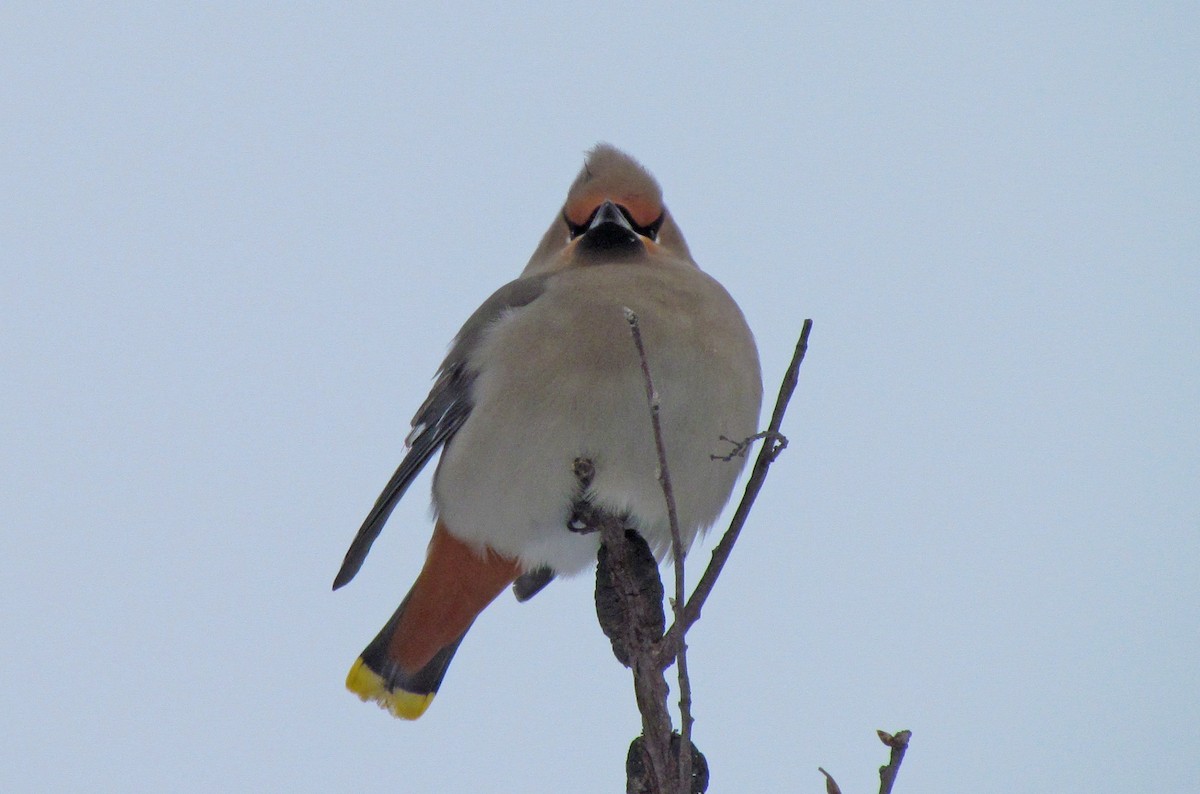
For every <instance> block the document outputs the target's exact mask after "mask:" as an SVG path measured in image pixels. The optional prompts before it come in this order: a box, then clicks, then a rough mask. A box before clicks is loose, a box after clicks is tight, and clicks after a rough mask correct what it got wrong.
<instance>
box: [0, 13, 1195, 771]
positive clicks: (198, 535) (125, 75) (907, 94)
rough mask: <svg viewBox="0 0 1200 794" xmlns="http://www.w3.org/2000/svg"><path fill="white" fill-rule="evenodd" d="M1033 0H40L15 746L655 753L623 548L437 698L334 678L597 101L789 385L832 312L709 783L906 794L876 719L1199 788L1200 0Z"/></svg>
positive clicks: (335, 756) (28, 164)
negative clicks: (789, 373) (441, 401)
mask: <svg viewBox="0 0 1200 794" xmlns="http://www.w3.org/2000/svg"><path fill="white" fill-rule="evenodd" d="M1044 5H1045V4H1032V3H1031V4H1003V5H1001V4H993V5H986V4H974V5H964V4H944V5H938V4H928V3H921V4H904V5H903V6H899V5H895V4H873V5H857V4H819V5H809V6H800V5H798V4H789V5H783V6H777V7H774V8H766V7H761V6H759V7H756V8H755V9H752V10H747V9H739V10H736V11H735V10H726V11H721V10H708V11H705V10H688V11H686V12H685V11H683V10H682V9H683V8H685V7H684V6H682V5H677V6H675V10H673V11H672V10H669V9H668V8H667V7H666V6H662V5H646V4H638V5H634V4H621V3H608V4H602V5H597V4H595V3H587V4H572V5H569V6H563V5H557V6H554V7H553V8H551V7H549V6H546V7H539V6H536V5H518V6H513V5H511V4H510V5H504V6H500V5H496V6H491V5H475V6H470V7H468V6H465V5H464V6H460V7H459V8H457V9H455V10H446V9H440V8H433V7H424V8H417V7H416V6H415V5H414V6H413V7H411V8H408V9H407V10H398V9H396V8H394V7H393V6H392V4H379V5H372V6H365V5H356V6H353V7H342V6H337V7H321V6H317V5H312V4H306V5H294V4H275V5H267V4H249V5H247V4H232V3H228V4H224V3H218V4H210V5H205V6H200V5H194V6H188V7H184V6H183V5H182V4H169V5H168V4H147V5H145V6H141V7H137V6H125V7H124V9H123V10H112V9H104V8H101V7H98V6H94V5H88V6H84V5H74V4H70V5H59V6H50V5H48V4H41V3H27V4H20V5H14V4H9V5H7V6H6V7H5V9H4V10H3V11H0V107H2V110H0V184H2V186H3V187H2V188H0V202H2V206H0V372H2V374H3V378H2V380H0V437H2V439H3V450H4V453H3V455H0V522H2V528H3V532H2V534H0V566H2V570H0V605H2V607H0V610H2V612H0V614H2V615H3V632H2V633H0V673H2V676H3V679H2V680H3V684H2V685H0V713H2V714H4V723H5V725H6V728H5V731H4V734H5V738H4V740H3V742H0V789H3V790H4V791H136V790H144V791H150V790H155V791H167V790H170V791H183V792H192V791H232V790H239V791H299V792H303V791H314V792H315V791H337V790H364V789H370V790H377V789H384V788H388V789H391V790H397V791H413V792H420V791H472V792H509V791H522V792H561V791H574V792H585V793H587V794H590V793H591V792H611V791H618V790H620V789H621V788H622V786H623V760H624V755H625V749H626V746H627V745H628V742H629V740H630V739H631V738H632V737H633V736H634V734H635V733H636V732H637V730H638V721H637V715H636V712H635V709H634V705H633V696H632V692H631V688H630V686H629V681H628V676H627V674H626V672H625V671H624V670H622V669H621V668H620V667H619V666H618V665H617V664H616V662H615V661H614V660H613V658H612V656H611V654H610V652H609V650H608V647H607V642H606V640H605V639H604V637H603V636H602V635H601V633H600V631H599V629H598V627H597V626H596V623H595V618H594V614H593V611H592V606H591V581H590V578H589V577H583V578H580V579H577V580H573V581H569V582H560V583H556V584H555V585H554V586H553V587H551V588H550V589H548V590H547V591H546V592H545V593H543V594H542V595H540V596H539V597H538V598H537V599H535V600H534V601H533V602H531V603H529V604H526V605H518V604H516V603H514V602H513V601H512V599H511V598H508V597H504V598H502V599H501V600H500V601H499V602H497V604H496V605H495V606H493V607H492V608H491V609H490V610H489V611H488V612H487V613H485V615H484V616H483V617H482V618H481V619H480V621H479V622H478V623H477V624H476V626H475V628H474V629H473V631H472V632H471V634H470V635H469V637H468V639H467V641H466V642H465V644H464V645H463V647H462V650H461V651H460V653H459V655H458V657H457V659H456V660H455V664H454V666H453V667H452V668H451V670H450V673H449V676H448V677H447V679H446V682H445V685H444V687H443V690H442V693H441V694H440V695H439V697H438V699H437V701H436V702H435V703H434V705H433V707H432V708H431V709H430V711H429V712H428V714H427V715H426V716H425V717H424V718H423V719H422V720H420V721H419V722H417V723H415V724H408V723H403V722H399V721H395V720H392V719H391V718H390V717H387V716H386V715H385V714H384V713H382V712H381V711H379V710H378V709H376V708H374V707H372V706H368V705H364V704H361V703H359V702H358V701H357V700H356V699H355V698H354V697H353V696H351V695H350V694H348V693H346V692H345V691H344V690H343V689H342V680H343V678H344V675H345V672H346V670H347V668H348V666H349V664H350V662H351V661H353V659H354V657H355V656H356V655H357V654H358V652H359V651H360V650H361V649H362V647H363V645H364V644H365V643H366V642H367V641H368V640H370V639H371V637H372V636H374V634H375V632H376V631H377V629H378V628H379V626H380V625H381V624H382V622H383V621H384V620H386V618H387V617H388V616H389V614H390V613H391V611H392V609H393V608H394V606H395V605H396V603H397V602H398V600H399V599H400V598H401V597H402V596H403V595H404V593H405V591H406V589H407V588H408V585H409V584H410V582H411V580H412V578H413V576H414V575H415V572H416V570H417V568H418V567H419V565H420V560H421V557H422V553H423V550H424V546H425V543H426V541H427V538H428V534H429V521H428V512H427V511H428V499H427V491H428V475H426V477H425V478H423V479H422V480H421V481H420V482H419V483H418V484H417V486H416V487H415V488H414V489H413V491H412V492H411V493H410V495H409V496H408V498H407V499H406V501H405V502H404V503H403V504H402V505H401V506H400V508H399V509H398V510H397V511H396V513H395V514H394V515H393V517H392V519H391V522H390V524H389V526H388V529H387V531H386V532H385V534H384V536H383V537H382V538H381V540H380V541H379V543H378V544H377V545H376V548H375V551H374V553H373V554H372V556H371V558H370V559H369V560H368V561H367V564H366V566H365V568H364V569H363V571H362V573H361V574H360V575H359V577H358V578H357V579H356V580H355V581H354V583H353V584H352V585H351V586H350V587H348V588H346V589H345V590H343V591H339V592H338V593H336V594H334V593H331V592H330V591H329V584H330V581H331V580H332V577H333V575H334V573H335V572H336V570H337V567H338V564H339V563H340V561H341V557H342V554H343V552H344V551H345V548H346V545H347V544H348V542H349V540H350V538H351V537H352V536H353V534H354V531H355V530H356V528H357V527H358V524H359V522H360V521H361V519H362V517H363V516H364V515H365V512H366V511H367V509H368V508H369V507H370V505H371V503H372V501H373V500H374V499H375V497H376V495H377V493H378V491H379V489H380V487H381V486H382V485H383V483H384V482H385V481H386V480H387V478H388V476H389V475H390V474H391V472H392V469H393V468H394V466H395V464H396V463H397V461H398V460H399V456H400V455H401V452H402V439H403V438H404V435H405V434H406V432H407V429H408V428H407V422H408V419H409V417H410V416H411V415H412V413H413V410H414V409H415V407H416V406H417V405H418V404H419V403H420V401H421V399H422V398H423V397H424V395H425V392H426V390H427V388H428V385H429V379H430V376H431V375H432V374H433V371H434V368H435V367H436V366H437V363H438V362H439V360H440V358H441V356H442V355H443V353H444V350H445V345H446V343H447V342H448V341H449V339H450V337H451V335H452V334H453V333H454V331H455V330H456V329H457V328H458V326H459V324H460V323H461V322H462V320H463V319H464V318H465V317H466V316H467V314H468V313H469V312H470V311H471V310H472V309H473V308H474V307H475V306H476V305H477V304H478V303H479V302H480V301H481V300H482V299H483V298H484V297H486V296H487V295H488V294H489V293H490V292H491V291H492V290H493V289H494V288H495V287H497V286H499V285H500V284H502V283H504V282H505V281H507V280H509V279H511V278H512V277H513V276H514V275H515V274H516V273H517V272H518V271H519V270H520V268H521V267H522V265H523V264H524V262H525V260H526V258H527V257H528V256H529V254H530V252H531V251H532V250H533V247H534V246H535V244H536V243H537V241H538V238H539V236H540V235H541V233H542V231H543V230H544V228H545V226H546V224H547V223H549V221H550V219H551V218H552V217H553V214H554V213H555V211H556V210H557V208H558V206H559V204H560V202H561V201H562V198H563V195H564V192H565V190H566V187H567V185H568V184H569V182H570V180H571V178H572V177H573V176H574V174H575V172H576V170H577V169H578V168H579V165H580V163H581V162H582V156H583V152H584V150H585V149H586V148H587V147H589V146H590V145H592V144H593V143H595V142H596V141H598V140H607V141H611V142H613V143H615V144H617V145H618V146H621V147H623V148H625V149H627V150H628V151H630V152H631V153H632V154H634V155H635V156H637V157H638V158H640V159H641V160H642V161H643V162H645V163H646V165H647V166H648V167H649V168H650V169H651V170H652V171H653V172H654V173H655V174H656V175H657V176H658V178H659V180H660V181H661V182H662V184H663V186H664V189H665V192H666V196H667V200H668V202H669V204H670V206H671V207H672V210H673V211H674V213H675V215H676V217H677V218H678V220H679V222H680V224H681V226H682V228H683V229H684V231H685V233H686V234H687V237H688V240H689V243H690V244H691V248H692V250H693V252H694V253H695V255H696V257H697V259H698V260H699V262H700V263H701V265H702V266H703V267H704V268H705V269H706V270H708V271H709V272H711V273H713V274H714V275H715V276H716V277H717V278H719V279H720V280H721V281H723V282H724V283H725V284H726V286H727V287H728V288H729V290H730V291H731V292H732V293H733V295H734V296H735V297H736V298H737V299H738V301H739V302H740V303H741V305H742V307H743V309H744V311H745V313H746V315H747V317H748V319H749V322H750V324H751V326H752V327H753V328H754V330H755V332H756V334H757V337H758V340H759V346H760V350H761V354H762V360H763V364H764V369H765V375H766V380H767V389H768V391H769V392H770V393H771V394H773V393H774V390H775V387H776V385H777V383H778V380H779V377H780V375H781V373H782V371H783V368H784V367H785V366H786V363H787V359H788V356H789V354H790V351H791V347H792V345H793V344H794V342H795V339H796V335H797V333H798V331H799V327H800V321H801V319H802V318H803V317H812V318H813V319H814V321H815V329H814V333H813V339H812V349H811V352H810V356H809V360H808V362H807V363H806V365H805V368H804V371H803V373H802V377H801V384H800V388H799V392H798V395H797V397H796V400H795V402H794V404H793V407H792V410H791V413H790V415H789V417H788V421H787V424H786V425H785V428H784V429H785V431H786V432H787V434H788V435H789V436H790V438H791V441H792V444H791V446H790V447H789V449H788V450H787V452H786V453H785V454H784V456H783V457H782V458H781V460H780V461H779V462H778V464H777V465H776V466H775V467H774V469H773V471H772V475H771V478H770V480H769V481H768V483H767V487H766V489H765V492H764V494H763V497H762V499H761V500H760V502H759V505H758V508H757V510H756V512H755V514H754V517H753V518H752V520H751V522H750V524H749V526H748V528H747V530H746V532H745V534H744V536H743V538H742V541H741V542H740V543H739V546H738V548H737V550H736V552H735V555H734V558H733V561H732V563H731V564H730V566H729V568H728V569H727V573H726V574H725V576H724V577H723V579H722V581H721V582H720V584H719V585H718V588H717V590H716V593H715V594H714V596H713V598H712V599H711V601H710V602H709V606H708V608H707V610H706V612H705V615H704V619H703V621H702V622H701V623H700V624H699V626H698V627H697V628H696V629H695V630H694V632H693V633H692V635H691V647H692V655H691V667H692V674H693V688H694V697H695V714H696V718H697V725H696V740H697V742H698V744H699V745H700V746H701V748H703V750H704V751H705V752H706V753H707V755H708V759H709V762H710V764H711V766H712V770H713V771H712V780H713V784H712V790H713V791H714V792H748V791H785V790H786V791H813V792H816V791H821V790H822V786H823V783H822V780H821V778H820V776H819V775H818V773H817V772H816V767H817V766H818V765H821V766H824V767H825V768H826V769H828V770H830V771H831V772H832V773H833V774H834V775H835V776H836V777H837V778H838V780H839V781H840V782H841V783H842V785H843V788H844V790H846V791H848V792H850V791H872V790H874V789H875V786H876V785H877V783H876V773H875V770H876V768H877V766H878V765H879V764H880V763H882V762H883V760H884V759H885V757H886V752H885V750H884V748H883V747H882V746H881V745H879V744H878V742H877V740H876V739H875V738H874V734H873V732H874V730H875V729H876V728H885V729H889V730H897V729H900V728H910V729H912V730H913V732H914V739H913V747H912V750H911V751H910V754H909V757H908V759H907V761H906V762H905V766H904V769H903V771H902V773H901V777H900V784H899V785H898V787H897V791H898V792H900V791H912V792H961V791H972V792H1013V791H1064V792H1074V791H1079V792H1095V791H1139V790H1140V791H1163V792H1184V791H1191V790H1193V788H1192V787H1194V785H1195V781H1196V779H1197V778H1198V777H1200V760H1198V759H1200V755H1198V754H1197V751H1196V727H1195V726H1196V722H1197V717H1198V715H1200V674H1198V673H1197V670H1200V419H1198V418H1197V413H1198V409H1200V356H1198V355H1197V352H1196V349H1197V343H1198V342H1200V327H1198V326H1200V322H1198V320H1197V317H1198V315H1200V224H1198V223H1197V217H1200V201H1198V197H1200V144H1198V141H1200V10H1198V9H1197V6H1196V5H1195V4H1194V3H1151V4H1097V3H1079V4H1057V7H1056V8H1053V9H1049V8H1045V7H1044ZM688 8H689V9H692V8H694V7H688ZM710 546H711V540H710V542H709V543H706V544H705V545H704V546H703V547H701V548H700V549H699V550H698V553H697V555H696V559H695V560H694V561H693V562H695V563H699V562H700V561H701V560H702V558H706V557H707V551H708V548H709V547H710ZM692 578H693V580H694V579H695V572H693V574H692Z"/></svg>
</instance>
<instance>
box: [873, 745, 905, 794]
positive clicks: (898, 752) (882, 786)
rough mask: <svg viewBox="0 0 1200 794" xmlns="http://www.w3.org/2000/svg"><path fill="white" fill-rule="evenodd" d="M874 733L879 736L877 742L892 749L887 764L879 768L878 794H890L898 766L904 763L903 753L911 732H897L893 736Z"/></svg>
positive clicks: (898, 769)
mask: <svg viewBox="0 0 1200 794" xmlns="http://www.w3.org/2000/svg"><path fill="white" fill-rule="evenodd" d="M876 733H878V734H879V741H881V742H883V743H884V744H886V745H887V746H888V747H890V748H892V756H891V758H889V759H888V762H887V764H886V765H885V766H881V767H879V794H892V785H893V784H894V783H895V782H896V773H897V772H899V771H900V764H901V762H902V761H904V751H905V750H907V749H908V740H909V739H910V738H912V731H908V730H904V731H899V732H898V733H896V734H895V735H893V734H890V733H888V732H887V731H876Z"/></svg>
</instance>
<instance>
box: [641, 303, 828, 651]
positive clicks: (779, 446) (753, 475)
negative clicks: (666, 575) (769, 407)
mask: <svg viewBox="0 0 1200 794" xmlns="http://www.w3.org/2000/svg"><path fill="white" fill-rule="evenodd" d="M811 331H812V320H805V321H804V326H803V327H802V328H801V329H800V339H799V340H798V341H797V342H796V350H795V352H794V353H793V354H792V362H791V364H789V365H788V369H787V373H786V374H785V375H784V377H783V383H782V385H780V387H779V396H778V397H777V398H776V400H775V410H774V411H773V412H772V413H771V424H770V425H769V426H768V427H767V429H766V431H765V432H764V433H763V434H762V435H763V436H764V438H766V439H767V443H765V444H763V446H762V448H761V449H760V450H759V451H758V458H757V459H756V460H755V461H754V468H753V469H752V470H751V472H750V479H749V480H748V481H747V482H746V490H745V492H744V493H743V495H742V501H741V502H740V503H739V504H738V507H737V511H736V512H734V514H733V520H732V521H731V522H730V524H729V529H728V530H726V531H725V534H724V536H722V538H721V540H720V542H719V543H717V545H716V547H715V548H714V549H713V552H712V559H711V560H710V561H709V563H708V567H707V568H706V569H705V570H704V574H703V575H702V576H701V577H700V581H699V582H697V583H696V589H695V590H693V591H692V595H691V598H689V599H688V602H687V606H686V607H685V608H684V611H683V619H682V620H680V618H679V616H678V613H677V614H676V618H675V623H674V624H673V625H672V626H671V628H670V629H668V630H667V634H666V636H665V637H664V638H663V643H662V649H661V651H660V653H661V654H662V655H663V656H665V657H666V658H670V657H671V656H674V655H675V647H676V645H678V644H682V643H683V635H684V634H686V633H687V630H688V629H690V628H691V627H692V626H693V625H694V624H695V622H696V621H697V620H699V619H700V612H701V610H702V609H703V608H704V602H705V601H706V600H707V599H708V596H709V594H710V593H711V592H712V589H713V586H714V585H715V584H716V583H717V577H718V576H720V575H721V569H722V568H724V567H725V563H726V562H727V561H728V560H729V555H730V553H731V552H732V551H733V544H734V543H736V542H737V539H738V535H739V534H741V531H742V527H743V526H744V525H745V523H746V519H747V518H748V517H749V516H750V509H751V508H752V507H754V500H755V499H757V498H758V492H759V491H760V490H762V486H763V483H764V482H765V481H766V479H767V470H768V469H770V468H771V464H772V463H774V462H775V458H776V457H778V456H779V453H780V452H782V451H783V448H784V447H785V446H787V439H786V438H784V436H783V435H782V434H781V433H780V432H779V428H780V426H781V425H782V424H783V415H784V413H786V412H787V407H788V403H789V402H791V399H792V393H793V392H794V391H795V390H796V384H797V383H798V382H799V379H800V365H801V364H802V363H804V354H805V353H806V352H807V351H808V335H809V333H810V332H811Z"/></svg>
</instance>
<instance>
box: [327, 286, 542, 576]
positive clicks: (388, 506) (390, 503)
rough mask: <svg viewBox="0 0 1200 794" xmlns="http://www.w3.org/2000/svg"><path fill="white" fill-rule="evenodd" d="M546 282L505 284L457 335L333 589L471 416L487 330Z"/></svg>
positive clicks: (529, 299) (356, 566) (351, 573)
mask: <svg viewBox="0 0 1200 794" xmlns="http://www.w3.org/2000/svg"><path fill="white" fill-rule="evenodd" d="M547 278H548V276H536V277H532V278H522V279H517V280H516V281H511V282H509V283H508V284H505V285H504V286H503V287H501V288H500V289H498V290H496V292H494V293H493V294H492V296H491V297H490V298H488V299H487V300H486V301H484V302H483V305H482V306H480V307H479V308H478V309H476V310H475V313H474V314H472V315H471V317H470V318H469V319H468V320H467V322H466V323H465V324H464V325H463V327H462V330H460V331H459V332H458V336H456V337H455V339H454V344H453V345H452V346H451V348H450V354H449V355H448V356H446V360H445V361H443V362H442V366H441V368H440V369H439V370H438V375H437V379H436V380H435V381H434V384H433V389H432V390H430V392H429V397H427V398H426V399H425V403H424V404H423V405H422V406H421V408H420V409H419V410H418V411H417V415H416V416H414V417H413V421H412V428H413V429H412V432H411V433H409V435H408V438H407V439H406V443H407V444H408V454H407V455H405V456H404V460H402V461H401V462H400V467H399V468H398V469H396V473H395V474H393V475H392V479H391V480H389V481H388V484H387V486H386V487H385V488H384V489H383V493H381V494H380V495H379V498H378V499H376V500H375V506H374V507H372V508H371V512H370V513H368V514H367V518H366V520H365V521H363V524H362V526H361V527H360V528H359V530H358V534H357V535H355V536H354V540H353V541H352V542H351V543H350V549H349V550H348V551H347V552H346V558H345V559H344V560H343V561H342V567H341V570H339V571H338V574H337V576H336V577H335V578H334V580H333V589H334V590H337V589H338V588H339V587H341V586H342V585H344V584H346V583H348V582H349V581H350V580H351V579H353V578H354V575H355V574H357V573H358V569H359V568H361V567H362V564H363V561H364V560H365V559H366V558H367V553H368V552H369V551H370V550H371V544H372V543H374V542H375V538H377V537H379V533H380V532H382V531H383V525H384V523H386V522H387V519H388V516H390V515H391V514H392V510H393V509H394V508H395V507H396V504H397V503H398V502H399V501H400V498H401V497H402V496H404V492H405V491H407V490H408V486H409V485H411V484H412V481H413V480H414V479H416V476H417V475H418V474H419V473H420V472H421V469H423V468H424V467H425V464H426V463H428V462H429V459H430V458H431V457H433V454H434V453H435V452H437V451H438V450H439V449H441V447H442V445H444V444H445V443H446V442H448V441H449V440H450V439H451V438H452V437H453V436H454V434H455V433H456V432H458V429H459V428H460V427H462V425H463V423H464V422H466V421H467V417H468V416H470V414H471V407H472V402H471V384H472V382H473V381H474V380H475V375H476V370H474V369H473V368H472V364H473V363H474V362H472V354H473V353H474V351H475V349H476V348H477V347H478V345H479V342H480V340H481V339H482V338H483V335H484V334H485V333H486V332H487V330H488V327H489V326H490V325H491V324H492V323H493V322H495V321H496V320H497V319H498V318H499V317H501V316H502V315H503V314H504V313H505V312H507V311H510V310H512V309H516V308H520V307H521V306H527V305H529V304H530V303H532V302H533V301H535V300H537V298H538V297H539V296H540V295H541V294H542V292H543V291H544V289H545V282H546V279H547Z"/></svg>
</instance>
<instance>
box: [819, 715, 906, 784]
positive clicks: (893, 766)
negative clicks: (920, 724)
mask: <svg viewBox="0 0 1200 794" xmlns="http://www.w3.org/2000/svg"><path fill="white" fill-rule="evenodd" d="M875 733H877V734H879V741H881V742H883V743H884V744H886V745H887V746H888V747H890V748H892V756H891V758H890V759H889V760H888V762H887V764H886V765H884V766H881V767H879V794H892V785H893V784H894V783H895V782H896V773H897V772H899V771H900V762H901V761H903V760H904V751H905V750H907V749H908V740H909V739H910V738H911V737H912V731H907V730H905V731H899V732H897V733H896V734H895V735H892V734H890V733H888V732H887V731H875ZM817 771H818V772H820V773H821V774H822V775H824V776H825V794H842V790H841V789H840V788H838V784H837V781H836V780H834V779H833V775H831V774H829V773H828V772H826V771H825V770H824V769H822V768H821V767H817Z"/></svg>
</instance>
